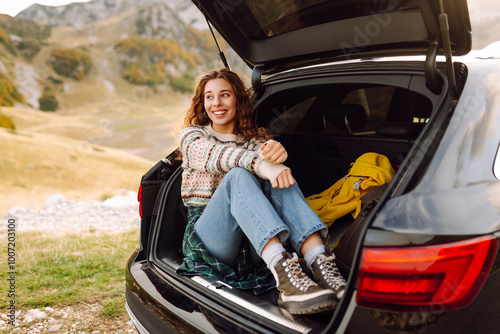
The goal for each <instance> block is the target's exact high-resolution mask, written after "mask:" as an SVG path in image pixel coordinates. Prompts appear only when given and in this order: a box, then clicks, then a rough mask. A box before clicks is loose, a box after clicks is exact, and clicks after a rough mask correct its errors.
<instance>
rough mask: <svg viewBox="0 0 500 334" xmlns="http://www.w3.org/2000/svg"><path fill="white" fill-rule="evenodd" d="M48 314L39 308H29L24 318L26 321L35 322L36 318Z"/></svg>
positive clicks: (39, 318)
mask: <svg viewBox="0 0 500 334" xmlns="http://www.w3.org/2000/svg"><path fill="white" fill-rule="evenodd" d="M46 316H47V313H45V312H43V311H41V310H39V309H33V310H29V311H28V312H26V315H25V316H24V319H25V320H26V322H33V321H35V320H41V319H43V318H45V317H46Z"/></svg>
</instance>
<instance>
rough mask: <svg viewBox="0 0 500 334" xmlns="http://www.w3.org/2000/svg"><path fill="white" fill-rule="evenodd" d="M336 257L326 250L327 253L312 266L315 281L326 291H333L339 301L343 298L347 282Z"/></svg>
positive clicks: (320, 255)
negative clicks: (336, 262) (336, 261)
mask: <svg viewBox="0 0 500 334" xmlns="http://www.w3.org/2000/svg"><path fill="white" fill-rule="evenodd" d="M334 260H335V255H334V254H331V253H330V252H329V249H326V252H325V253H322V254H319V255H318V257H317V258H316V260H314V262H313V263H312V265H311V270H312V272H313V277H314V281H315V282H316V283H318V285H319V286H320V287H322V288H324V289H331V290H332V291H333V292H334V293H335V296H337V299H340V298H342V296H343V295H344V290H345V287H346V281H345V279H344V277H342V274H341V273H340V271H339V269H338V268H337V265H336V264H335V261H334Z"/></svg>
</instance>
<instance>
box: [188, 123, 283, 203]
mask: <svg viewBox="0 0 500 334" xmlns="http://www.w3.org/2000/svg"><path fill="white" fill-rule="evenodd" d="M263 144H264V142H261V141H258V140H255V139H251V140H246V139H245V138H244V137H243V136H242V135H233V134H221V133H217V132H215V131H214V130H213V129H212V127H211V126H210V125H207V126H197V125H192V126H188V127H187V128H185V129H184V130H182V131H181V133H180V135H179V147H180V149H181V153H182V168H183V169H184V171H183V173H182V187H181V197H182V201H183V202H184V204H185V205H186V206H206V205H207V204H208V201H209V200H210V198H211V197H212V194H213V193H214V191H215V190H216V189H217V187H218V186H219V184H220V183H221V181H222V179H223V178H224V176H225V175H226V173H227V172H229V171H230V170H231V168H234V167H242V168H245V169H246V170H248V171H250V172H252V173H255V174H256V175H257V176H259V177H261V178H263V179H267V180H270V181H271V182H273V181H274V180H275V179H276V177H277V176H278V175H279V174H280V173H281V172H282V171H283V170H285V169H288V167H286V166H284V165H282V164H273V163H270V162H268V161H264V160H263V159H262V158H261V156H259V153H260V146H262V145H263ZM254 160H255V161H254ZM253 161H254V165H253V169H252V162H253Z"/></svg>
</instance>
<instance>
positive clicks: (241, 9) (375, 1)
mask: <svg viewBox="0 0 500 334" xmlns="http://www.w3.org/2000/svg"><path fill="white" fill-rule="evenodd" d="M218 4H219V5H220V7H219V14H222V13H224V14H227V15H229V17H230V18H231V19H232V20H233V21H234V22H235V24H236V25H237V26H238V27H239V28H240V30H241V31H242V32H243V34H244V35H245V36H247V37H248V38H250V39H263V38H266V37H270V36H274V35H278V34H282V33H285V32H289V31H293V30H296V29H300V28H304V27H308V26H313V25H317V24H322V23H326V22H332V21H340V20H345V19H349V18H353V17H358V16H369V15H372V14H376V13H378V14H381V13H385V12H397V11H402V10H410V9H416V8H418V6H417V1H416V0H275V1H269V0H218Z"/></svg>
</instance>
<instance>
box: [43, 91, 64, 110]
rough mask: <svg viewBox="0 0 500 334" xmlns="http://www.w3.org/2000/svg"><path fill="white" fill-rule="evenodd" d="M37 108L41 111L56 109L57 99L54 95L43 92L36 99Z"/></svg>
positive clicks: (57, 105) (57, 106)
mask: <svg viewBox="0 0 500 334" xmlns="http://www.w3.org/2000/svg"><path fill="white" fill-rule="evenodd" d="M38 104H39V108H40V110H42V111H56V110H57V108H59V101H57V98H56V97H55V95H53V94H51V93H47V92H44V93H43V94H42V96H41V97H40V98H39V99H38Z"/></svg>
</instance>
